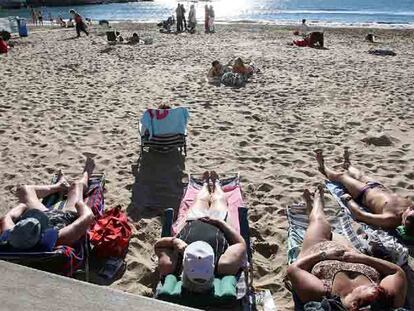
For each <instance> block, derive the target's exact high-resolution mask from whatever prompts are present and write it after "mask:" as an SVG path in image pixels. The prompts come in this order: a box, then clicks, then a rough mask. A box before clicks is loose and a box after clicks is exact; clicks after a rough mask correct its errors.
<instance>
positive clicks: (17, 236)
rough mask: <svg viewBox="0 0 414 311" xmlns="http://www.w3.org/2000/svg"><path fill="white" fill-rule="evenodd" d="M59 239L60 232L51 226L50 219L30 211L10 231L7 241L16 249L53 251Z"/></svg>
mask: <svg viewBox="0 0 414 311" xmlns="http://www.w3.org/2000/svg"><path fill="white" fill-rule="evenodd" d="M57 238H58V231H57V230H56V229H55V228H53V227H51V226H50V225H49V218H48V217H47V215H46V214H45V213H43V212H42V211H40V210H37V209H29V210H28V211H26V212H25V213H24V214H23V215H22V216H21V217H20V218H19V220H18V221H17V223H16V224H15V226H14V227H13V228H12V229H11V230H10V231H9V233H8V235H7V241H8V243H9V244H10V246H12V247H13V248H15V249H19V250H29V249H36V250H38V251H51V250H52V249H53V248H54V247H55V245H56V241H57Z"/></svg>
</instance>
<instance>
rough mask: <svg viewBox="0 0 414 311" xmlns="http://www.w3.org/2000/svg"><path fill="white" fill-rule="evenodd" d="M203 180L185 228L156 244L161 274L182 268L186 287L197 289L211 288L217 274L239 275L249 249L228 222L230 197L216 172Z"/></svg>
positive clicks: (175, 271) (204, 176) (207, 174)
mask: <svg viewBox="0 0 414 311" xmlns="http://www.w3.org/2000/svg"><path fill="white" fill-rule="evenodd" d="M203 180H204V184H203V187H202V189H201V190H200V191H199V192H198V194H197V197H196V199H195V200H194V203H193V205H192V206H191V208H190V210H189V212H188V215H187V222H186V224H185V226H184V227H183V229H181V230H180V232H179V233H178V234H177V235H176V236H175V237H166V238H161V239H160V240H159V241H158V242H157V243H155V246H154V248H155V253H156V255H157V256H158V267H159V272H160V274H161V276H165V275H167V274H171V273H177V272H178V271H183V286H184V287H185V288H187V289H188V290H190V291H195V292H204V291H207V290H209V289H211V287H212V286H213V281H214V276H215V275H235V274H237V272H238V271H239V270H240V267H241V265H242V262H243V259H244V258H245V257H244V256H245V252H246V244H245V242H244V239H243V237H242V236H241V235H240V234H239V233H238V232H236V231H235V230H234V229H233V228H232V227H231V226H229V225H228V224H227V223H226V217H227V199H226V196H225V194H224V192H223V190H222V189H221V186H220V182H219V180H218V176H217V174H216V173H215V172H214V171H212V172H211V173H210V174H209V173H208V172H205V173H204V175H203ZM209 181H211V182H212V185H210V183H209Z"/></svg>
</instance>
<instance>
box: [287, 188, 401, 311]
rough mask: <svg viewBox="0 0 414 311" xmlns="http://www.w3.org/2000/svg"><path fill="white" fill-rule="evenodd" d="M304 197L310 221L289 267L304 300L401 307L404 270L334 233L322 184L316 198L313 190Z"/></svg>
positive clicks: (340, 307) (344, 307)
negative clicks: (364, 252) (325, 206)
mask: <svg viewBox="0 0 414 311" xmlns="http://www.w3.org/2000/svg"><path fill="white" fill-rule="evenodd" d="M304 198H305V201H306V206H307V210H308V213H309V225H308V228H307V230H306V234H305V238H304V240H303V244H302V249H301V251H300V253H299V257H298V259H297V260H296V261H295V262H294V263H293V264H291V265H290V266H289V267H288V270H287V276H288V279H289V280H290V282H291V284H292V287H293V289H294V291H295V293H296V294H297V295H298V297H299V299H300V300H301V302H302V303H307V302H309V301H321V300H322V299H323V298H324V297H328V298H329V299H330V301H332V300H335V307H333V306H332V305H331V306H332V307H333V308H332V310H352V311H356V310H361V309H360V308H363V307H368V306H370V309H369V310H391V308H392V309H393V308H398V307H402V306H403V304H404V301H405V296H406V292H407V279H406V276H405V273H404V271H403V270H402V269H401V268H400V267H399V266H397V265H395V264H393V263H390V262H388V261H385V260H382V259H377V258H374V257H370V256H367V255H363V254H361V253H360V252H358V251H357V250H356V249H354V248H353V247H352V246H351V245H349V244H345V243H346V242H344V241H346V240H342V241H340V240H337V239H336V236H334V237H333V235H332V232H331V225H330V224H329V222H328V221H327V219H326V216H325V213H324V198H323V186H322V185H320V186H319V188H318V190H317V191H315V194H314V198H313V200H312V196H311V193H310V191H309V190H305V192H304ZM312 201H313V202H312ZM335 296H336V297H338V299H336V298H335ZM332 304H333V301H332ZM383 308H384V309H383ZM318 310H319V309H318ZM364 310H365V309H364Z"/></svg>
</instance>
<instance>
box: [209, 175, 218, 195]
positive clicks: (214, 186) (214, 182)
mask: <svg viewBox="0 0 414 311" xmlns="http://www.w3.org/2000/svg"><path fill="white" fill-rule="evenodd" d="M210 179H211V182H212V183H213V192H214V191H215V190H216V181H218V180H219V177H218V175H217V173H216V172H215V171H211V172H210Z"/></svg>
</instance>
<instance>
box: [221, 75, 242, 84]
mask: <svg viewBox="0 0 414 311" xmlns="http://www.w3.org/2000/svg"><path fill="white" fill-rule="evenodd" d="M221 83H223V84H224V85H225V86H234V87H241V86H244V85H245V83H246V80H245V79H244V77H243V75H241V74H239V73H234V72H226V73H225V74H224V75H223V76H222V77H221Z"/></svg>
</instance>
